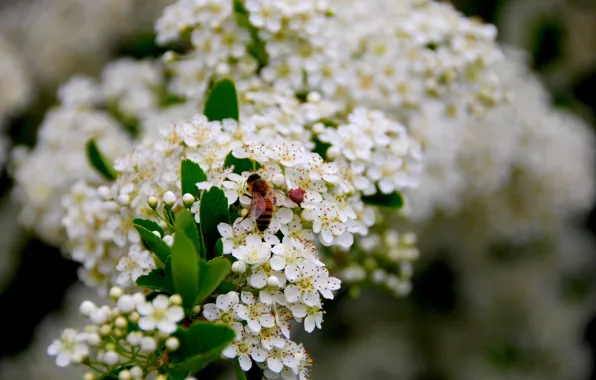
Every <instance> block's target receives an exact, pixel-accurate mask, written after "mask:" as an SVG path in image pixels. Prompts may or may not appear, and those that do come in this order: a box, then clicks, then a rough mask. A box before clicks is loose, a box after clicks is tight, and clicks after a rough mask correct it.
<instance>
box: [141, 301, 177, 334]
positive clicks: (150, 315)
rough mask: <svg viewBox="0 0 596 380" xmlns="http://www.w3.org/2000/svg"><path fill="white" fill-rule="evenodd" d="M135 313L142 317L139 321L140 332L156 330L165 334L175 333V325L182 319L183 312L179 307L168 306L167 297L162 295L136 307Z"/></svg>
mask: <svg viewBox="0 0 596 380" xmlns="http://www.w3.org/2000/svg"><path fill="white" fill-rule="evenodd" d="M137 312H138V313H139V314H140V315H141V316H142V317H141V319H139V327H140V328H141V329H142V330H145V331H152V330H154V329H156V328H157V329H158V330H159V331H161V332H163V333H166V334H171V333H173V332H174V331H176V329H177V325H176V324H177V323H178V322H180V321H181V320H182V319H183V318H184V310H183V309H182V308H181V307H180V306H172V305H170V301H169V299H168V297H166V296H164V295H158V296H157V297H155V299H154V300H153V301H152V302H151V303H149V302H145V303H143V304H141V305H138V306H137Z"/></svg>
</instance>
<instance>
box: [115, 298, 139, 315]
mask: <svg viewBox="0 0 596 380" xmlns="http://www.w3.org/2000/svg"><path fill="white" fill-rule="evenodd" d="M116 305H117V306H118V308H119V309H120V311H122V312H123V313H130V312H131V311H133V310H134V309H135V307H136V304H135V301H134V299H133V297H132V296H131V295H129V294H124V295H122V296H121V297H120V298H118V302H117V303H116Z"/></svg>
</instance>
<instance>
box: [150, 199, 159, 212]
mask: <svg viewBox="0 0 596 380" xmlns="http://www.w3.org/2000/svg"><path fill="white" fill-rule="evenodd" d="M158 204H159V201H158V200H157V198H156V197H154V196H151V197H149V198H147V205H148V206H149V207H151V208H152V209H154V210H155V209H156V208H157V205H158Z"/></svg>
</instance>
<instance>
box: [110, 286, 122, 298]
mask: <svg viewBox="0 0 596 380" xmlns="http://www.w3.org/2000/svg"><path fill="white" fill-rule="evenodd" d="M122 294H124V291H123V290H122V289H121V288H119V287H117V286H114V287H113V288H111V289H110V298H111V299H112V300H114V301H116V300H117V299H118V298H120V296H122Z"/></svg>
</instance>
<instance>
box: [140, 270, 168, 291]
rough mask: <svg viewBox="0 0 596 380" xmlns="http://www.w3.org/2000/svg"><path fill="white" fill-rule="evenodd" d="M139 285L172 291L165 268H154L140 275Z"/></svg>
mask: <svg viewBox="0 0 596 380" xmlns="http://www.w3.org/2000/svg"><path fill="white" fill-rule="evenodd" d="M137 285H138V286H140V287H143V288H149V289H154V290H158V291H163V292H165V293H171V289H170V284H168V282H167V280H166V274H165V271H164V270H163V269H154V270H152V271H151V272H149V274H145V275H143V276H140V277H139V278H137Z"/></svg>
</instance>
